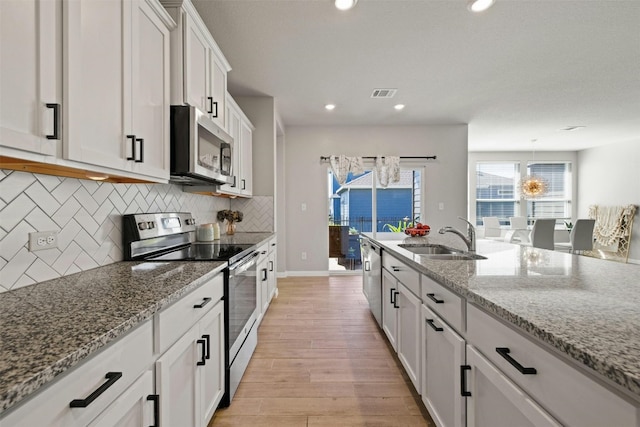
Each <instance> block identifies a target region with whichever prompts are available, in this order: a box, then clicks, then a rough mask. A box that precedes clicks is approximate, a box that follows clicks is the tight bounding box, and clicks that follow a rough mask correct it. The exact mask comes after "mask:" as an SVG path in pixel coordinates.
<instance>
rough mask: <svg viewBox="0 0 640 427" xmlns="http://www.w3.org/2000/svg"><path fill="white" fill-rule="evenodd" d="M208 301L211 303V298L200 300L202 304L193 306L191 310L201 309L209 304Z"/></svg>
mask: <svg viewBox="0 0 640 427" xmlns="http://www.w3.org/2000/svg"><path fill="white" fill-rule="evenodd" d="M210 301H211V298H208V297H207V298H202V302H201V303H200V304H195V305H194V306H193V308H202V307H204V306H205V305H207V304H209V302H210Z"/></svg>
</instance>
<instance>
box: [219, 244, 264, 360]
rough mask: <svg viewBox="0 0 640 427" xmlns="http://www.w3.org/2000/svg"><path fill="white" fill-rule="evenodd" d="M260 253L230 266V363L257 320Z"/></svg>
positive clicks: (228, 298)
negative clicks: (257, 272)
mask: <svg viewBox="0 0 640 427" xmlns="http://www.w3.org/2000/svg"><path fill="white" fill-rule="evenodd" d="M258 254H259V252H258V251H256V252H253V253H252V254H251V255H248V256H246V257H244V258H243V259H241V260H240V261H238V262H237V263H235V264H233V265H230V266H229V292H228V294H227V295H226V297H227V303H228V312H229V313H228V315H229V322H228V328H229V362H228V363H229V365H231V364H232V363H233V360H234V359H235V357H236V355H237V354H238V351H239V350H240V347H241V346H242V343H243V342H244V340H245V338H246V337H247V335H248V334H249V332H250V331H251V327H252V326H253V324H254V323H255V321H256V308H257V298H256V296H257V293H256V289H257V278H256V262H257V260H258Z"/></svg>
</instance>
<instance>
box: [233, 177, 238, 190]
mask: <svg viewBox="0 0 640 427" xmlns="http://www.w3.org/2000/svg"><path fill="white" fill-rule="evenodd" d="M237 180H238V177H237V176H235V175H234V176H233V184H231V187H232V188H236V181H237Z"/></svg>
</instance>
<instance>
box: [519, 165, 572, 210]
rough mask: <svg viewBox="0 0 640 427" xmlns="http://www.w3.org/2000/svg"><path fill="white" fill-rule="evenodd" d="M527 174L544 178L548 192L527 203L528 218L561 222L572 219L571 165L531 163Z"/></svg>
mask: <svg viewBox="0 0 640 427" xmlns="http://www.w3.org/2000/svg"><path fill="white" fill-rule="evenodd" d="M527 172H528V174H530V175H537V176H539V177H542V178H544V179H545V180H546V181H547V183H548V186H549V187H548V191H547V194H545V195H544V196H543V197H541V198H539V199H535V200H529V201H527V216H528V217H529V218H530V219H536V218H556V219H558V220H560V221H564V220H568V219H570V218H571V163H569V162H544V163H543V162H529V163H528V165H527Z"/></svg>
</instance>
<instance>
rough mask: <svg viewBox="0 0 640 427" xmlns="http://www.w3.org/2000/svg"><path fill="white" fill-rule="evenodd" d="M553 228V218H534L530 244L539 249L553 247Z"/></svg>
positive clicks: (554, 226)
mask: <svg viewBox="0 0 640 427" xmlns="http://www.w3.org/2000/svg"><path fill="white" fill-rule="evenodd" d="M555 228H556V220H555V219H536V222H534V223H533V228H532V229H531V246H533V247H534V248H540V249H550V250H553V249H555V247H554V244H553V241H554V238H553V233H554V231H555Z"/></svg>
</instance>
